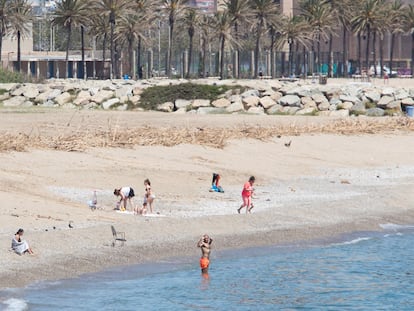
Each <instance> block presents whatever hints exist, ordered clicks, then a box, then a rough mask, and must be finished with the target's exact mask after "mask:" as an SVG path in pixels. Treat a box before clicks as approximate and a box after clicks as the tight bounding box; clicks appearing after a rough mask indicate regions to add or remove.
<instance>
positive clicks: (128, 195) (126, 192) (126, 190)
mask: <svg viewBox="0 0 414 311" xmlns="http://www.w3.org/2000/svg"><path fill="white" fill-rule="evenodd" d="M114 195H116V196H120V197H121V199H120V200H119V202H118V204H117V205H119V206H120V210H121V211H126V208H127V201H129V204H130V205H131V209H133V207H132V202H131V199H132V198H133V197H134V196H135V193H134V189H132V188H131V187H122V188H119V189H115V190H114ZM122 203H123V204H122ZM121 204H122V205H123V206H121Z"/></svg>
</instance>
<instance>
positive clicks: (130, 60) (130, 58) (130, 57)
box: [127, 38, 134, 77]
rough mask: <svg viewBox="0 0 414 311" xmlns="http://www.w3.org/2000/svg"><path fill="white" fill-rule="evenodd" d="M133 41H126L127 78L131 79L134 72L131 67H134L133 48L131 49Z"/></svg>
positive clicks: (130, 39)
mask: <svg viewBox="0 0 414 311" xmlns="http://www.w3.org/2000/svg"><path fill="white" fill-rule="evenodd" d="M133 44H134V42H133V39H132V38H129V39H128V71H127V74H128V76H130V77H132V73H133V72H134V71H133V70H132V69H133V66H134V48H133Z"/></svg>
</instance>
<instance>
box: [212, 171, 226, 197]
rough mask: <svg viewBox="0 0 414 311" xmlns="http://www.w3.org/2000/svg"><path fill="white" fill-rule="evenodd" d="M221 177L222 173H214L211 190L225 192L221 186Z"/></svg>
mask: <svg viewBox="0 0 414 311" xmlns="http://www.w3.org/2000/svg"><path fill="white" fill-rule="evenodd" d="M220 179H221V176H220V174H216V173H213V180H212V181H211V188H210V192H224V190H223V188H222V187H221V186H220Z"/></svg>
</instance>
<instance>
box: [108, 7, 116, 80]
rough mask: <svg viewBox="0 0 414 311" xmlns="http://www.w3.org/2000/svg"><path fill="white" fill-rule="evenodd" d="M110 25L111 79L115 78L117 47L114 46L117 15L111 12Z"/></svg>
mask: <svg viewBox="0 0 414 311" xmlns="http://www.w3.org/2000/svg"><path fill="white" fill-rule="evenodd" d="M109 23H110V24H111V38H110V40H111V63H110V79H113V78H114V73H115V70H114V67H115V45H114V31H115V13H114V12H111V13H110V15H109Z"/></svg>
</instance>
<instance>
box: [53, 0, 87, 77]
mask: <svg viewBox="0 0 414 311" xmlns="http://www.w3.org/2000/svg"><path fill="white" fill-rule="evenodd" d="M86 12H87V6H86V2H83V1H82V0H62V1H61V2H58V3H57V5H56V10H55V14H54V18H53V20H52V24H53V25H60V26H63V27H64V28H66V30H67V42H66V57H65V61H66V78H68V77H69V47H70V44H71V34H72V28H73V27H77V26H80V25H81V24H82V23H83V22H84V21H85V16H86Z"/></svg>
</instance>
